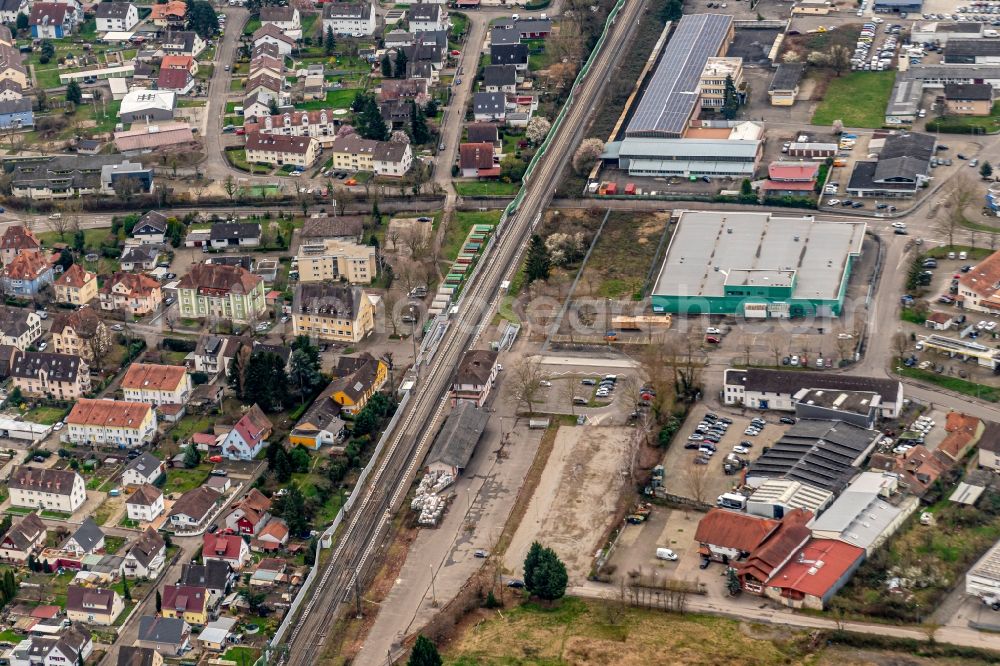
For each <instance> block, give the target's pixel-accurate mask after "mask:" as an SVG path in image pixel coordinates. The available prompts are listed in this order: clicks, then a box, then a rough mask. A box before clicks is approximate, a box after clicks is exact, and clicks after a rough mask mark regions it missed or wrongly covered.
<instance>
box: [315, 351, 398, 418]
mask: <svg viewBox="0 0 1000 666" xmlns="http://www.w3.org/2000/svg"><path fill="white" fill-rule="evenodd" d="M337 363H338V365H337V368H336V369H335V374H336V375H338V377H337V379H334V380H333V381H332V382H331V383H330V386H329V387H328V389H327V390H328V391H329V392H330V399H331V400H333V401H334V402H335V403H337V404H338V405H340V409H341V411H342V412H344V413H345V414H350V415H352V416H353V415H356V414H357V413H358V412H360V411H361V410H362V409H364V408H365V405H367V404H368V401H369V400H370V399H371V397H372V396H373V395H375V392H376V391H378V390H379V389H380V388H382V386H383V385H384V384H385V382H386V379H387V378H388V367H387V366H386V364H385V361H383V360H381V359H376V358H375V357H374V356H372V355H371V354H369V353H368V352H363V353H361V354H359V355H358V356H354V357H350V356H342V357H340V358H339V359H338V361H337Z"/></svg>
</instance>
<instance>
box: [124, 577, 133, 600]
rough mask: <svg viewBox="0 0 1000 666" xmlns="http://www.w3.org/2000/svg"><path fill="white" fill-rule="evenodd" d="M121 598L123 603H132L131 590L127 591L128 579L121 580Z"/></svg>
mask: <svg viewBox="0 0 1000 666" xmlns="http://www.w3.org/2000/svg"><path fill="white" fill-rule="evenodd" d="M122 598H123V599H125V601H132V590H130V589H128V579H127V578H123V579H122Z"/></svg>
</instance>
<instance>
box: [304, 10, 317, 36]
mask: <svg viewBox="0 0 1000 666" xmlns="http://www.w3.org/2000/svg"><path fill="white" fill-rule="evenodd" d="M317 19H319V14H309V15H308V16H304V17H302V36H303V37H315V36H316V35H315V34H314V33H315V32H316V21H317Z"/></svg>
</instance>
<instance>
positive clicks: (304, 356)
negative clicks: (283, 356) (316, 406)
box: [288, 349, 323, 400]
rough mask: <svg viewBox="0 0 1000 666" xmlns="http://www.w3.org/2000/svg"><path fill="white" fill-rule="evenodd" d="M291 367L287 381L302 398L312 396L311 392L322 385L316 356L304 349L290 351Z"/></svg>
mask: <svg viewBox="0 0 1000 666" xmlns="http://www.w3.org/2000/svg"><path fill="white" fill-rule="evenodd" d="M291 365H292V367H291V370H290V371H289V374H288V381H289V383H290V384H291V385H292V388H294V389H295V391H296V392H297V393H298V394H299V396H300V397H301V398H302V400H305V399H306V398H309V397H311V396H312V394H313V392H314V391H315V390H316V389H318V388H319V387H320V386H322V385H323V375H322V374H320V363H319V358H318V357H313V356H312V355H311V354H310V353H309V352H308V351H307V350H305V349H296V350H295V351H293V352H292V363H291Z"/></svg>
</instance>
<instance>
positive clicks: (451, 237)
mask: <svg viewBox="0 0 1000 666" xmlns="http://www.w3.org/2000/svg"><path fill="white" fill-rule="evenodd" d="M502 212H503V211H499V210H489V211H483V212H479V211H468V210H457V211H455V214H454V215H452V217H451V222H450V223H449V224H448V229H447V230H446V231H445V234H444V241H443V242H442V243H441V256H442V257H443V258H445V259H448V260H454V259H455V257H457V256H458V252H459V250H461V249H462V243H464V242H465V238H466V237H467V236H468V235H469V230H470V229H472V227H473V225H476V224H497V223H498V222H499V221H500V214H501V213H502Z"/></svg>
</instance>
